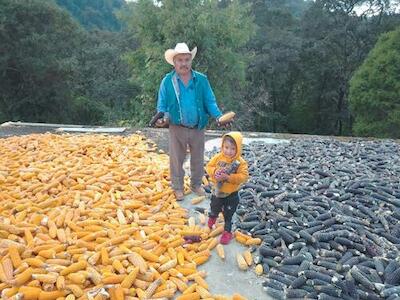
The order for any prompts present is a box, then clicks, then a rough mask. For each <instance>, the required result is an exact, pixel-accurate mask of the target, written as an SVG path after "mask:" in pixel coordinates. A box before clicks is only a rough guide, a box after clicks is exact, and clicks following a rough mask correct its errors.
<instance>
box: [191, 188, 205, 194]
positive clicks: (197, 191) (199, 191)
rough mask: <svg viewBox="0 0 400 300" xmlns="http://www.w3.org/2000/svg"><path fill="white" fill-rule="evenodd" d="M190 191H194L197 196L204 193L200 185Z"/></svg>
mask: <svg viewBox="0 0 400 300" xmlns="http://www.w3.org/2000/svg"><path fill="white" fill-rule="evenodd" d="M192 192H193V193H195V194H196V195H197V196H204V195H205V194H206V191H205V190H204V188H203V187H202V186H199V187H196V188H192Z"/></svg>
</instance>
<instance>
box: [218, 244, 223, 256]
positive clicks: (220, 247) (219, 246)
mask: <svg viewBox="0 0 400 300" xmlns="http://www.w3.org/2000/svg"><path fill="white" fill-rule="evenodd" d="M217 253H218V256H219V257H221V259H225V251H224V246H222V245H221V244H218V245H217Z"/></svg>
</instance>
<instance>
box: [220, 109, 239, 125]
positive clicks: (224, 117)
mask: <svg viewBox="0 0 400 300" xmlns="http://www.w3.org/2000/svg"><path fill="white" fill-rule="evenodd" d="M235 115H236V114H235V113H234V112H233V111H229V112H227V113H225V114H223V115H222V116H220V117H219V118H218V122H219V123H221V124H224V123H226V122H227V121H230V120H232V119H233V118H234V117H235Z"/></svg>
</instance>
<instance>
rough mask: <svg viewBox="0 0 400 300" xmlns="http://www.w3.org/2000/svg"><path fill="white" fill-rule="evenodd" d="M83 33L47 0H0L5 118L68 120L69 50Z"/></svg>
mask: <svg viewBox="0 0 400 300" xmlns="http://www.w3.org/2000/svg"><path fill="white" fill-rule="evenodd" d="M83 38H84V35H83V33H82V32H81V30H80V29H79V26H78V25H77V24H76V23H75V22H73V21H72V20H71V19H70V17H69V16H68V14H67V13H64V12H62V11H61V10H60V9H59V8H57V7H55V6H53V5H52V4H51V3H48V2H44V1H34V0H3V1H1V2H0V84H1V89H0V111H1V112H2V115H3V118H5V119H4V120H24V121H41V122H68V121H69V120H70V119H69V114H68V112H69V109H70V106H69V105H68V104H69V103H68V100H69V99H71V96H72V95H71V89H70V88H71V85H70V83H71V79H72V78H73V77H74V76H75V75H76V74H75V70H76V69H75V68H76V64H75V61H74V59H73V56H71V54H72V53H73V52H74V50H75V49H76V48H78V47H79V45H80V44H81V43H82V40H83ZM61 111H64V114H60V112H61Z"/></svg>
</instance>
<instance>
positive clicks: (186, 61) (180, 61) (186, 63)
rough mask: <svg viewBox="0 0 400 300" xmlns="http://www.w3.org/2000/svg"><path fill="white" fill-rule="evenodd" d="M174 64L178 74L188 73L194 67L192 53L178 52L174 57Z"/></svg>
mask: <svg viewBox="0 0 400 300" xmlns="http://www.w3.org/2000/svg"><path fill="white" fill-rule="evenodd" d="M174 66H175V70H176V73H178V75H187V74H188V73H189V72H190V69H191V68H192V55H191V54H177V55H175V57H174Z"/></svg>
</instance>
